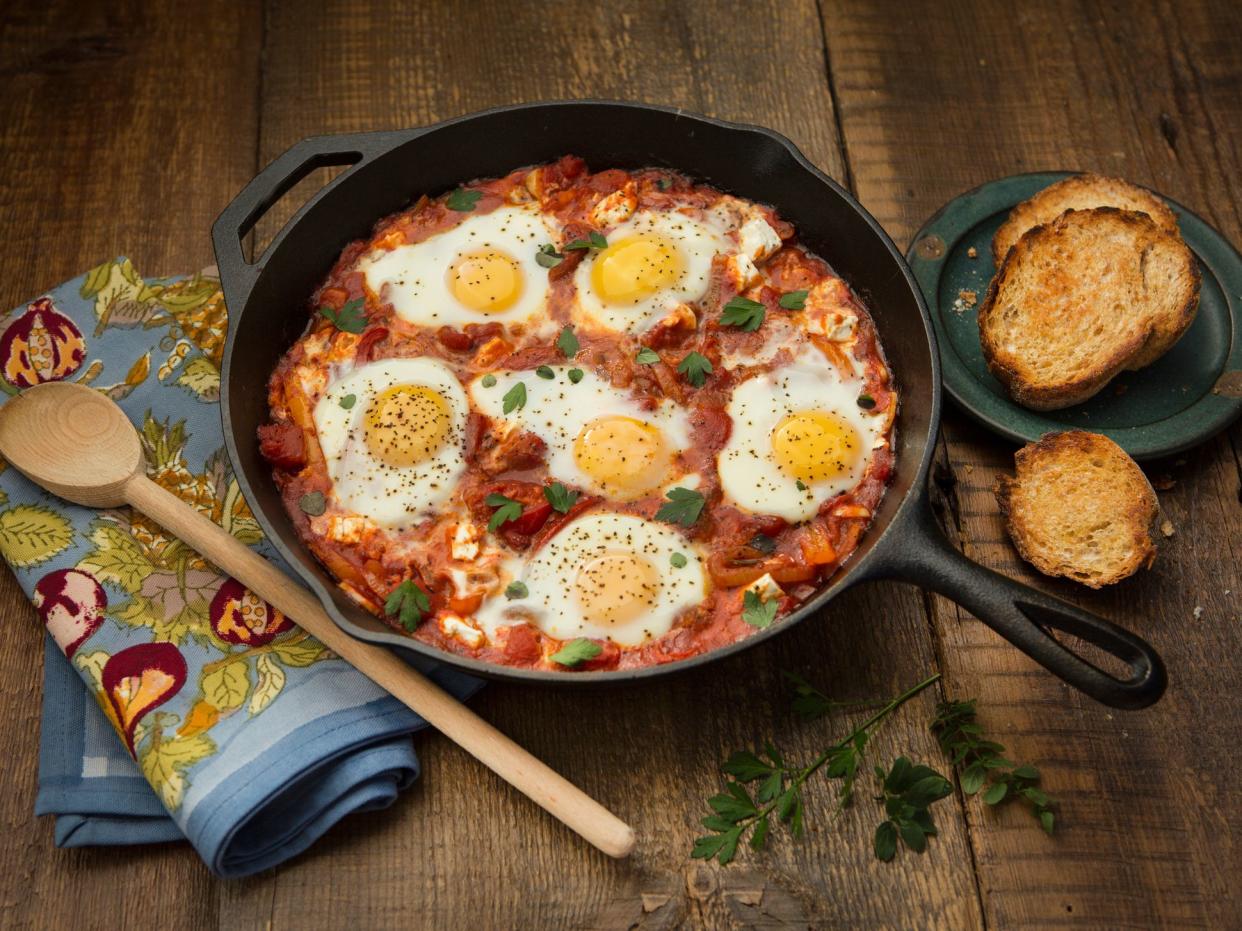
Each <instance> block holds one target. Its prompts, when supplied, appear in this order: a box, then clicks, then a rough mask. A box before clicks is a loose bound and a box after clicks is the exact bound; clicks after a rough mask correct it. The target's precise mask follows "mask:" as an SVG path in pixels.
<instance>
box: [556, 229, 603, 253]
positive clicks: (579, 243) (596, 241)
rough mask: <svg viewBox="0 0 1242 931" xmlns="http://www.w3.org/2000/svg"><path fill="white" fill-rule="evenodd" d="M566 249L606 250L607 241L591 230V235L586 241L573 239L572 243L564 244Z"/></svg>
mask: <svg viewBox="0 0 1242 931" xmlns="http://www.w3.org/2000/svg"><path fill="white" fill-rule="evenodd" d="M565 248H566V249H607V248H608V240H607V239H605V238H604V237H603V236H602V235H600V234H599V233H597V232H595V230H591V235H590V236H589V237H588V238H586V239H575V240H574V241H573V242H567V243H565Z"/></svg>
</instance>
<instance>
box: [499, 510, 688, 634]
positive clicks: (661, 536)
mask: <svg viewBox="0 0 1242 931" xmlns="http://www.w3.org/2000/svg"><path fill="white" fill-rule="evenodd" d="M674 554H681V557H682V558H679V559H677V560H676V562H677V565H674V564H673V562H674ZM703 563H704V560H703V557H702V555H701V554H700V552H699V550H698V547H697V546H696V545H695V544H693V543H690V542H688V541H687V540H685V539H684V538H683V537H682V536H681V535H680V534H679V533H678V532H677V531H675V530H673V529H672V528H671V527H668V526H665V525H663V524H658V523H655V522H654V521H649V520H645V519H644V518H641V517H635V516H633V515H630V514H619V513H616V512H612V511H592V512H589V513H587V514H584V515H582V516H581V517H579V518H577V519H576V520H574V521H573V522H572V523H570V524H568V525H566V526H565V527H564V528H562V529H561V530H560V531H559V532H558V533H557V534H556V535H555V536H553V537H552V538H551V539H549V540H548V541H547V542H546V543H545V544H544V545H543V546H542V547H540V549H539V550H538V551H537V552H535V553H534V554H532V555H531V556H529V557H528V558H527V559H526V560H524V561H523V560H513V561H512V562H511V563H510V564H509V565H508V570H509V573H510V574H511V576H512V578H513V579H514V580H516V581H520V582H521V583H523V584H524V585H525V587H526V594H525V595H524V596H523V597H520V598H514V599H510V598H508V597H507V596H504V595H497V596H495V597H493V598H491V599H489V600H488V601H486V602H484V604H483V605H482V606H481V607H480V609H479V611H478V612H477V614H476V617H475V620H476V621H477V622H478V624H479V626H480V627H481V628H482V629H483V630H484V632H486V633H487V635H488V637H490V638H494V637H495V635H496V632H497V631H498V630H499V629H500V628H501V627H504V626H508V625H512V624H516V623H520V622H522V621H526V622H529V623H530V624H533V625H534V626H535V627H538V628H539V629H540V630H542V631H543V632H544V633H546V634H548V635H549V636H552V637H556V638H557V639H559V640H571V639H573V638H575V637H588V638H591V639H593V640H605V639H607V640H612V641H613V642H615V643H617V644H619V645H621V646H624V647H634V646H638V645H640V644H642V643H644V642H645V641H647V640H649V639H651V638H654V637H660V636H662V635H663V634H666V633H668V631H669V630H670V629H671V628H672V626H673V622H674V621H675V620H676V619H677V616H678V615H679V614H680V613H681V612H682V611H685V610H686V609H687V608H691V607H693V606H694V605H697V604H699V603H700V602H702V601H703V599H704V598H705V597H707V592H708V586H707V576H706V573H705V571H704V565H703Z"/></svg>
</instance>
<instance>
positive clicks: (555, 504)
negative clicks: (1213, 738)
mask: <svg viewBox="0 0 1242 931" xmlns="http://www.w3.org/2000/svg"><path fill="white" fill-rule="evenodd" d="M543 496H544V497H545V498H547V499H548V504H550V505H552V510H554V511H560V512H561V513H562V514H568V513H569V509H570V508H571V507H573V506H574V502H575V501H577V500H578V496H579V492H576V491H570V490H569V489H568V488H566V487H565V486H564V485H562V484H561V483H560V482H553V483H552V484H551V485H545V486H544V487H543Z"/></svg>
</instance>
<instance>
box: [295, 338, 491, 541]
mask: <svg viewBox="0 0 1242 931" xmlns="http://www.w3.org/2000/svg"><path fill="white" fill-rule="evenodd" d="M468 413H469V406H468V401H467V398H466V392H465V389H464V388H463V387H462V385H461V382H460V381H458V379H457V376H456V375H454V374H453V372H452V371H451V370H450V369H449V368H448V367H446V366H445V365H444V364H443V363H441V362H438V361H436V360H434V359H384V360H382V361H378V362H371V363H368V364H366V365H362V366H358V367H356V368H349V369H343V370H341V371H339V372H338V373H337V375H336V377H334V378H333V379H331V380H330V381H329V383H328V387H327V390H326V391H325V392H324V394H323V395H322V396H321V397H320V398H319V401H318V402H317V403H316V404H315V413H314V416H315V429H316V431H317V432H318V434H319V446H320V448H321V449H322V450H323V455H324V459H325V462H326V465H327V469H328V476H329V478H331V480H332V496H333V498H334V499H335V501H336V502H337V503H338V504H339V505H340V507H341V508H342V509H344V510H347V511H352V512H354V513H356V514H361V515H363V516H365V517H367V518H369V519H370V520H372V521H373V522H375V523H376V524H378V525H380V526H382V527H386V528H392V529H401V528H404V527H409V526H412V525H413V524H415V523H417V522H418V521H419V520H421V519H423V518H425V517H428V516H430V515H432V514H435V513H436V511H437V509H438V508H439V507H440V506H441V505H443V504H444V503H445V502H446V501H448V500H449V498H451V497H452V495H453V492H454V491H455V490H456V487H457V481H458V479H459V478H460V477H461V475H462V474H463V473H464V472H465V468H466V460H465V454H464V440H465V427H466V417H467V415H468Z"/></svg>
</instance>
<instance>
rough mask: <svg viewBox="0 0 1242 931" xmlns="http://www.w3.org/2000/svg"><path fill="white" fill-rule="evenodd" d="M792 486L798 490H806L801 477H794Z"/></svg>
mask: <svg viewBox="0 0 1242 931" xmlns="http://www.w3.org/2000/svg"><path fill="white" fill-rule="evenodd" d="M794 487H795V488H797V489H798V491H806V482H804V481H802V479H796V480H795V481H794Z"/></svg>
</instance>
